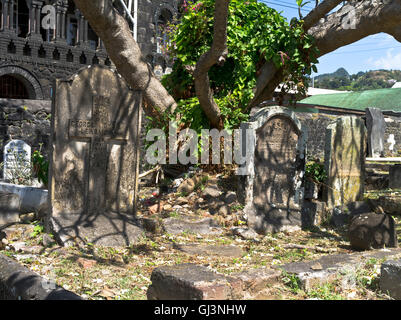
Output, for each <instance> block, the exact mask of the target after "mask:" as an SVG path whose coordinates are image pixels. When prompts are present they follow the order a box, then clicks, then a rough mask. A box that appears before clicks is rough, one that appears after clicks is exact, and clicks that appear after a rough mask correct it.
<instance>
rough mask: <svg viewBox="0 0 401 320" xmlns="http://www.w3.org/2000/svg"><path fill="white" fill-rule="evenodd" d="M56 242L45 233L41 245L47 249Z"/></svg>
mask: <svg viewBox="0 0 401 320" xmlns="http://www.w3.org/2000/svg"><path fill="white" fill-rule="evenodd" d="M55 243H56V241H55V240H54V239H53V238H52V237H51V236H50V235H49V234H47V233H44V234H43V235H42V245H43V246H44V247H45V248H47V247H50V246H52V245H53V244H55Z"/></svg>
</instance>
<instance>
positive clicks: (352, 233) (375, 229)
mask: <svg viewBox="0 0 401 320" xmlns="http://www.w3.org/2000/svg"><path fill="white" fill-rule="evenodd" d="M349 239H350V242H351V246H352V247H353V248H354V249H357V250H369V249H372V248H383V247H398V241H397V233H396V230H395V223H394V219H393V218H392V217H391V216H389V215H385V214H376V213H368V214H360V215H357V216H354V217H353V218H352V220H351V223H350V226H349Z"/></svg>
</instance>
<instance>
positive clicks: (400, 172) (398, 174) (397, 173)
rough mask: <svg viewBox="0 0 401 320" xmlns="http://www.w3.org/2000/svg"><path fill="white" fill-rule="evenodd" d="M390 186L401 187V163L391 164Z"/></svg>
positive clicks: (392, 187)
mask: <svg viewBox="0 0 401 320" xmlns="http://www.w3.org/2000/svg"><path fill="white" fill-rule="evenodd" d="M389 188H391V189H401V164H395V165H392V166H390V171H389Z"/></svg>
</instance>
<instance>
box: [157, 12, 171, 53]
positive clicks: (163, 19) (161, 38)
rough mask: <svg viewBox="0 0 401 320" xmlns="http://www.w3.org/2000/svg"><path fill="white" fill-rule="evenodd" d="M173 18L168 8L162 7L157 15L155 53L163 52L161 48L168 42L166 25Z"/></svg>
mask: <svg viewBox="0 0 401 320" xmlns="http://www.w3.org/2000/svg"><path fill="white" fill-rule="evenodd" d="M172 20H173V14H172V12H171V11H170V10H169V9H166V8H163V9H162V10H161V11H160V14H159V15H158V17H157V26H156V30H157V34H156V38H157V53H164V52H163V50H164V48H165V47H166V46H167V44H168V41H169V39H168V34H167V30H166V28H167V25H168V23H169V22H171V21H172Z"/></svg>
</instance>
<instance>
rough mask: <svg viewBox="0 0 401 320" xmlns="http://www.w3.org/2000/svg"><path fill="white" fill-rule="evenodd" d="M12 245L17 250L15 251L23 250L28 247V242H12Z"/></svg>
mask: <svg viewBox="0 0 401 320" xmlns="http://www.w3.org/2000/svg"><path fill="white" fill-rule="evenodd" d="M10 247H11V248H12V249H13V250H14V251H15V252H23V251H24V249H25V248H26V243H25V242H23V241H20V242H13V243H11V244H10Z"/></svg>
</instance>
